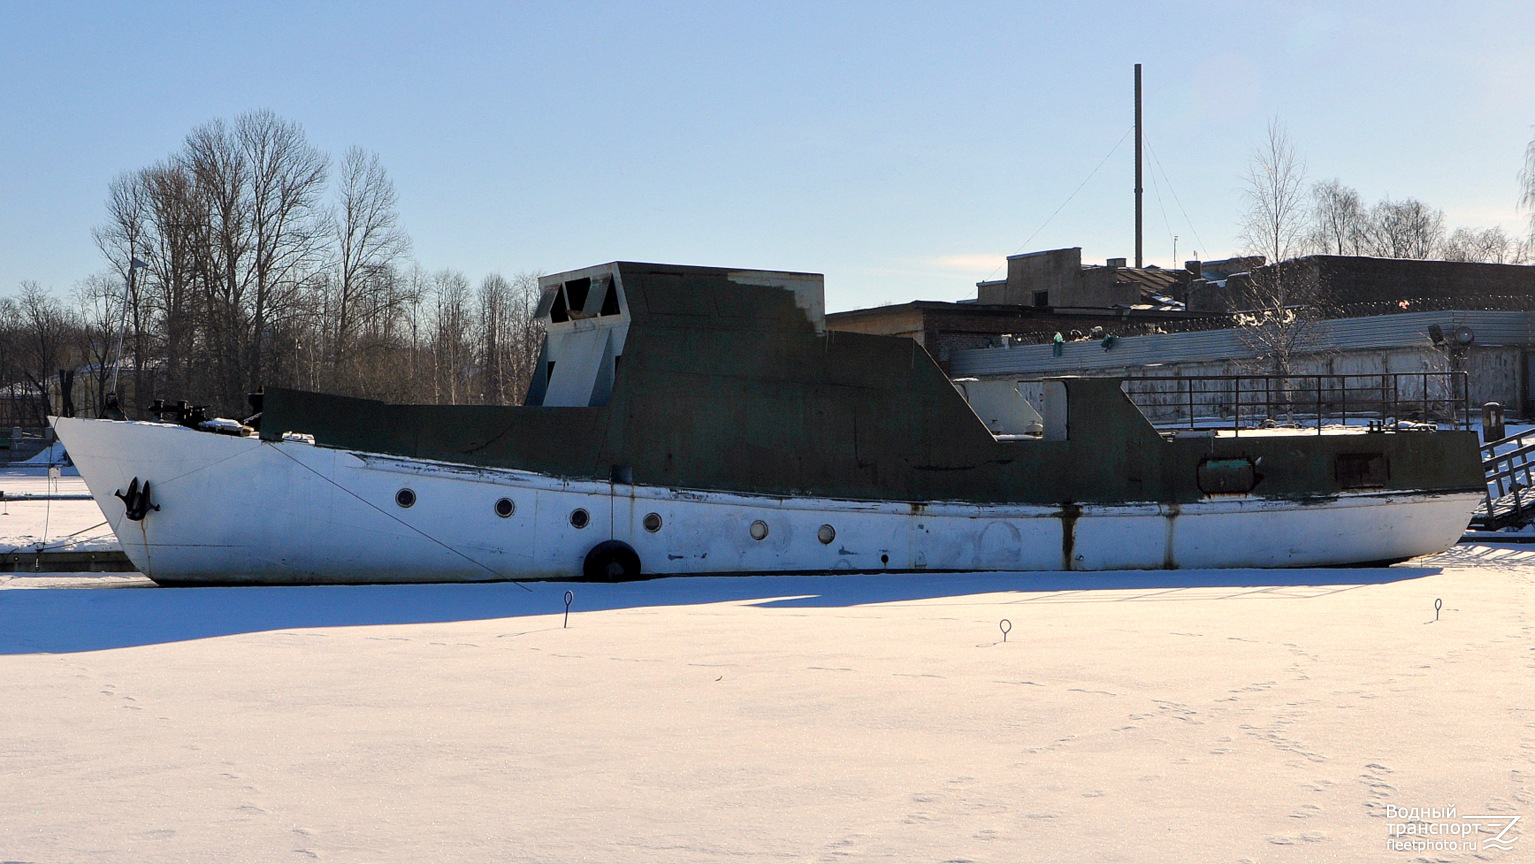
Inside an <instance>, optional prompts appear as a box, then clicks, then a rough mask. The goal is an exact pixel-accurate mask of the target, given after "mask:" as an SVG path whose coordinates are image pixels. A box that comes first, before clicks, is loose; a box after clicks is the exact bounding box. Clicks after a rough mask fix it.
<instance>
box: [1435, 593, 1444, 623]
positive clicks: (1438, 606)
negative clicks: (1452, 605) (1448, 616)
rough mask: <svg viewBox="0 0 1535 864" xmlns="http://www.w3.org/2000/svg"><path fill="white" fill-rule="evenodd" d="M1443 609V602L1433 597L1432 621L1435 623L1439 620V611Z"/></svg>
mask: <svg viewBox="0 0 1535 864" xmlns="http://www.w3.org/2000/svg"><path fill="white" fill-rule="evenodd" d="M1443 608H1444V600H1442V599H1440V598H1438V597H1435V598H1434V620H1435V621H1438V620H1439V610H1440V609H1443Z"/></svg>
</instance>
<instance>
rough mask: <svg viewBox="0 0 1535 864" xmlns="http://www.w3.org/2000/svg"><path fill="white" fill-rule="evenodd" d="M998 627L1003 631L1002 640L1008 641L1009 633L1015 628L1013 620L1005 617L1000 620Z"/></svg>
mask: <svg viewBox="0 0 1535 864" xmlns="http://www.w3.org/2000/svg"><path fill="white" fill-rule="evenodd" d="M997 629H998V630H1001V631H1002V641H1003V642H1006V641H1007V634H1008V633H1009V632H1011V631H1012V629H1013V622H1011V621H1009V620H1007V619H1006V618H1003V619H1002V620H1001V621H1000V622H998V623H997Z"/></svg>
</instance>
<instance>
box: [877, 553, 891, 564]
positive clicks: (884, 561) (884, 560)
mask: <svg viewBox="0 0 1535 864" xmlns="http://www.w3.org/2000/svg"><path fill="white" fill-rule="evenodd" d="M879 563H881V564H889V563H890V556H889V555H881V556H879Z"/></svg>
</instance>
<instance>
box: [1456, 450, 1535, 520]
mask: <svg viewBox="0 0 1535 864" xmlns="http://www.w3.org/2000/svg"><path fill="white" fill-rule="evenodd" d="M1532 456H1535V430H1531V431H1528V432H1521V433H1519V434H1517V435H1510V436H1508V437H1506V438H1499V439H1497V440H1495V441H1488V442H1486V443H1484V444H1483V445H1482V473H1483V474H1485V475H1486V478H1487V496H1486V498H1485V499H1484V500H1483V501H1482V504H1481V506H1479V507H1477V509H1476V512H1475V513H1474V514H1472V516H1471V526H1470V527H1471V529H1472V530H1474V531H1501V530H1503V529H1504V528H1517V527H1522V526H1525V525H1529V524H1530V523H1532V522H1535V478H1532V476H1531V475H1532V472H1535V465H1532V464H1531V462H1532Z"/></svg>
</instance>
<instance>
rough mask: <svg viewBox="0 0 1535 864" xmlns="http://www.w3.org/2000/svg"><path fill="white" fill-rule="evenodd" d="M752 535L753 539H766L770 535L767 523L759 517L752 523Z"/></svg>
mask: <svg viewBox="0 0 1535 864" xmlns="http://www.w3.org/2000/svg"><path fill="white" fill-rule="evenodd" d="M751 535H752V539H753V540H765V539H767V535H768V527H767V523H766V522H764V521H762V520H761V519H758V520H757V521H756V522H753V523H752V527H751Z"/></svg>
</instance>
